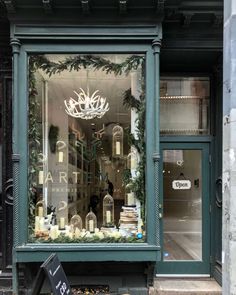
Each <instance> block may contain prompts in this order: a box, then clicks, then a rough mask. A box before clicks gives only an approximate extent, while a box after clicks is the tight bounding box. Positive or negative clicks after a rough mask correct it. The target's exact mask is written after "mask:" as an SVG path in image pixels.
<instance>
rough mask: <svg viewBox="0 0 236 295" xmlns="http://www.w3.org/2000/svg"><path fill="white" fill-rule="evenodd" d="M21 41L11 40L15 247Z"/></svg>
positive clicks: (15, 240) (17, 224) (15, 242)
mask: <svg viewBox="0 0 236 295" xmlns="http://www.w3.org/2000/svg"><path fill="white" fill-rule="evenodd" d="M20 45H21V44H20V41H19V40H18V39H12V40H11V46H12V50H13V103H12V105H13V132H12V137H13V138H12V142H13V149H12V150H13V155H12V161H13V197H14V203H13V213H14V216H13V225H14V226H13V229H14V241H13V242H14V243H13V245H14V247H16V246H18V244H19V231H18V227H19V223H18V220H19V214H18V213H19V212H18V206H19V204H18V198H19V183H18V181H19V161H20V155H19V152H18V145H17V144H18V138H19V136H20V134H19V130H18V123H19V120H18V118H19V113H18V112H19V104H20V102H19V93H18V89H19V87H18V86H19V85H18V84H19V54H20Z"/></svg>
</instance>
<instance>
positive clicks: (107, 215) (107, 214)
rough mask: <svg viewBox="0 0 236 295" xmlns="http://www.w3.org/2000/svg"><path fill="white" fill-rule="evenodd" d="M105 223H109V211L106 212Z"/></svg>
mask: <svg viewBox="0 0 236 295" xmlns="http://www.w3.org/2000/svg"><path fill="white" fill-rule="evenodd" d="M106 222H107V223H111V211H106Z"/></svg>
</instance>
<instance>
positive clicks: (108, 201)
mask: <svg viewBox="0 0 236 295" xmlns="http://www.w3.org/2000/svg"><path fill="white" fill-rule="evenodd" d="M103 226H105V227H113V226H114V200H113V198H112V196H111V195H110V194H107V195H106V196H105V197H104V199H103Z"/></svg>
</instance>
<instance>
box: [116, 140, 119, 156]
mask: <svg viewBox="0 0 236 295" xmlns="http://www.w3.org/2000/svg"><path fill="white" fill-rule="evenodd" d="M116 155H120V142H119V141H117V142H116Z"/></svg>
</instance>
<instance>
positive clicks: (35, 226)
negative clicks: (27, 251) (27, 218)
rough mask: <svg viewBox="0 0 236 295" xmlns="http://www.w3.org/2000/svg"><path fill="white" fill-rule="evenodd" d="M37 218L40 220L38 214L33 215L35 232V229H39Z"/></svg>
mask: <svg viewBox="0 0 236 295" xmlns="http://www.w3.org/2000/svg"><path fill="white" fill-rule="evenodd" d="M39 220H40V217H39V216H35V224H34V230H35V232H36V231H39V228H40V227H39Z"/></svg>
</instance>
